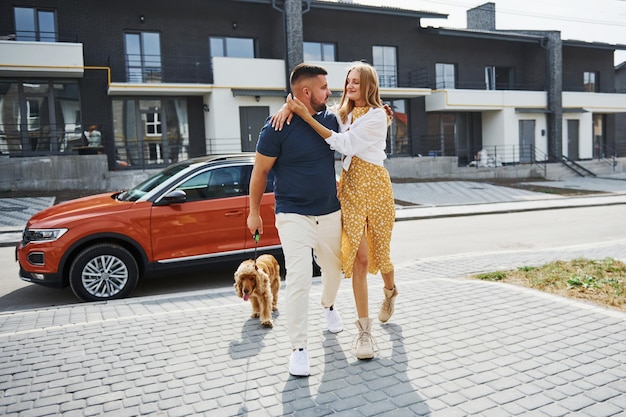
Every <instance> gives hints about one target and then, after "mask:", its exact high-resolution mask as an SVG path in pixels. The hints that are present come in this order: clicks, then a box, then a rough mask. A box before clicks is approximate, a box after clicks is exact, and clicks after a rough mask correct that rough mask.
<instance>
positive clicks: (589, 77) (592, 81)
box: [583, 72, 598, 93]
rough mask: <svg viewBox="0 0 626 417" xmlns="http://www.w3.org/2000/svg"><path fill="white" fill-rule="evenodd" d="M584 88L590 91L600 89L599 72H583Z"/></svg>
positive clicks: (593, 91)
mask: <svg viewBox="0 0 626 417" xmlns="http://www.w3.org/2000/svg"><path fill="white" fill-rule="evenodd" d="M583 89H584V91H586V92H588V93H595V92H597V91H598V73H597V72H585V73H584V74H583Z"/></svg>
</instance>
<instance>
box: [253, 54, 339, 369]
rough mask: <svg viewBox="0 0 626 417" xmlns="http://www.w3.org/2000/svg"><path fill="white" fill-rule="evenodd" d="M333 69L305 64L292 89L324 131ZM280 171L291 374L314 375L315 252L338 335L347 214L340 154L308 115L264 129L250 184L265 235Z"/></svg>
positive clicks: (331, 121)
mask: <svg viewBox="0 0 626 417" xmlns="http://www.w3.org/2000/svg"><path fill="white" fill-rule="evenodd" d="M326 75H327V72H326V70H325V69H324V68H323V67H320V66H317V65H308V64H300V65H298V66H296V67H295V68H294V70H293V71H292V73H291V77H290V84H291V91H292V92H293V94H294V95H295V96H296V97H297V98H298V99H300V101H302V102H303V103H305V105H306V106H307V108H308V109H309V111H310V112H311V114H312V115H314V117H315V118H316V119H317V120H318V121H319V122H320V123H322V124H323V125H324V126H326V127H328V128H329V129H332V130H335V131H336V130H337V129H338V124H337V120H336V117H335V116H334V115H333V114H332V113H329V112H328V111H327V110H326V103H327V101H328V97H330V96H331V91H330V89H329V88H328V81H327V79H326ZM270 170H273V171H274V177H275V179H274V181H275V184H274V195H275V198H276V209H275V210H276V228H277V229H278V234H279V236H280V241H281V244H282V247H283V253H284V255H285V266H286V269H287V278H286V280H287V288H286V291H287V295H286V296H285V297H284V298H283V299H284V300H285V303H286V321H287V332H288V334H289V339H290V342H291V345H292V346H291V347H292V353H291V357H290V360H289V373H290V374H291V375H294V376H308V375H309V374H310V365H309V354H308V352H307V328H308V306H309V292H310V289H311V284H312V277H313V266H312V262H311V251H312V250H313V252H314V253H315V256H316V258H317V262H318V264H319V265H320V268H321V270H322V284H323V293H322V300H321V304H322V306H323V307H324V315H325V317H326V321H327V324H328V330H329V331H330V332H332V333H338V332H340V331H342V330H343V323H342V321H341V317H340V315H339V313H338V312H337V310H335V309H334V307H333V304H334V302H335V297H336V296H337V291H338V290H339V284H340V282H341V210H340V206H339V200H338V199H337V186H336V181H335V156H334V151H332V150H331V149H330V147H329V146H328V145H327V144H326V142H325V141H324V140H322V138H321V137H320V136H319V135H318V134H317V133H316V132H315V131H314V130H313V129H312V128H311V127H310V126H309V125H308V124H307V123H305V122H304V121H303V120H302V119H301V118H299V117H298V116H294V117H293V119H292V121H291V123H290V124H289V125H287V126H285V127H284V128H283V129H282V130H281V131H277V130H275V129H274V128H272V126H271V124H270V122H269V119H268V121H267V122H266V123H265V126H264V127H263V129H262V130H261V134H260V136H259V142H258V144H257V152H256V158H255V163H254V168H253V170H252V177H251V179H250V214H249V215H248V228H249V229H250V232H251V233H252V234H254V233H255V232H256V230H258V231H259V233H261V234H262V233H263V222H262V219H261V216H260V211H259V210H260V204H261V196H262V195H263V192H264V191H265V184H266V180H267V174H268V173H269V171H270Z"/></svg>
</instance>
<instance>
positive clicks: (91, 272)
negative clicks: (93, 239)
mask: <svg viewBox="0 0 626 417" xmlns="http://www.w3.org/2000/svg"><path fill="white" fill-rule="evenodd" d="M69 278H70V287H71V288H72V291H73V292H74V294H76V296H77V297H78V298H80V299H81V300H83V301H104V300H112V299H115V298H124V297H127V296H128V295H130V293H131V292H132V291H133V290H134V289H135V287H136V286H137V282H138V281H139V267H138V266H137V261H136V260H135V258H134V257H133V255H132V254H131V253H130V252H128V251H127V250H126V249H124V248H123V247H121V246H118V245H114V244H110V243H103V244H99V245H94V246H90V247H88V248H87V249H84V250H83V251H82V252H80V253H79V254H78V256H76V258H75V259H74V261H73V262H72V265H71V267H70V275H69Z"/></svg>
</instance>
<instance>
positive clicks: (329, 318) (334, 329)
mask: <svg viewBox="0 0 626 417" xmlns="http://www.w3.org/2000/svg"><path fill="white" fill-rule="evenodd" d="M324 315H325V316H326V324H327V325H328V331H329V332H331V333H339V332H340V331H342V330H343V321H341V316H340V315H339V312H338V311H337V310H335V309H334V307H333V306H330V308H325V309H324Z"/></svg>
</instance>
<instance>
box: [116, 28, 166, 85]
mask: <svg viewBox="0 0 626 417" xmlns="http://www.w3.org/2000/svg"><path fill="white" fill-rule="evenodd" d="M124 46H125V48H126V75H127V79H128V82H131V83H149V82H161V81H162V71H161V40H160V35H159V34H158V33H156V32H138V33H126V34H125V35H124Z"/></svg>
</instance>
